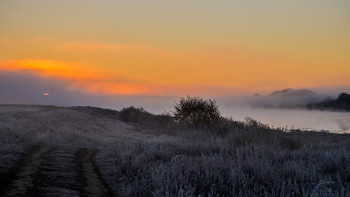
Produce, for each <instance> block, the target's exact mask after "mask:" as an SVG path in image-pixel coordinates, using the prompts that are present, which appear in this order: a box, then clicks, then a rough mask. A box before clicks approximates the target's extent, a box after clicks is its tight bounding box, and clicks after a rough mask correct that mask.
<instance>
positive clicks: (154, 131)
mask: <svg viewBox="0 0 350 197" xmlns="http://www.w3.org/2000/svg"><path fill="white" fill-rule="evenodd" d="M129 111H131V112H132V113H129V112H128V111H126V113H124V114H123V113H121V112H117V111H113V110H104V109H98V108H90V107H78V108H63V107H52V106H29V107H24V106H0V135H1V137H0V161H1V162H0V173H4V172H6V171H7V170H8V169H10V168H11V167H12V166H13V165H14V164H15V162H16V161H17V159H18V156H19V155H20V154H21V153H22V152H23V151H24V149H25V148H26V147H28V146H30V145H47V146H75V147H89V148H96V147H99V151H98V153H97V156H96V161H97V166H98V169H99V170H100V172H101V173H102V175H103V178H104V179H105V180H106V182H107V184H108V185H109V187H110V188H111V189H112V190H113V191H114V193H115V194H118V196H119V195H121V196H350V135H349V134H332V133H326V132H302V131H294V132H285V131H284V130H283V129H271V128H269V127H268V126H266V125H263V124H261V123H259V122H257V121H255V120H252V119H249V118H248V119H247V120H246V122H235V121H232V120H229V119H223V120H222V122H221V124H220V125H218V126H216V127H213V128H209V129H206V130H191V129H188V128H185V127H183V126H181V125H179V124H177V123H176V122H174V121H173V120H172V118H171V117H170V116H169V115H168V114H162V115H153V114H151V113H148V112H145V111H143V110H138V109H136V110H134V109H132V110H129ZM124 112H125V111H124ZM120 121H125V122H120Z"/></svg>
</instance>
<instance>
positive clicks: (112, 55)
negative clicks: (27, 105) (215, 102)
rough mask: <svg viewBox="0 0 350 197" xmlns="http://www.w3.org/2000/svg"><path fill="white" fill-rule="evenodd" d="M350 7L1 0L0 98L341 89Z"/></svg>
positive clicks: (348, 72)
mask: <svg viewBox="0 0 350 197" xmlns="http://www.w3.org/2000/svg"><path fill="white" fill-rule="evenodd" d="M349 10H350V1H348V0H332V1H329V0H293V1H281V0H265V1H261V0H245V1H243V0H242V1H237V0H217V1H213V0H50V1H48V0H25V1H23V0H1V2H0V76H1V79H0V82H1V83H2V84H0V91H1V93H0V94H1V98H0V102H3V103H4V102H6V103H8V102H11V101H12V102H23V97H26V96H28V98H29V97H30V98H32V100H34V101H37V102H38V103H41V102H42V100H40V99H38V98H41V97H42V96H43V95H44V94H45V93H51V94H50V95H44V96H54V94H53V92H57V93H56V95H57V94H59V95H60V96H61V97H62V98H63V97H64V98H65V99H66V100H69V99H70V98H73V97H74V94H79V95H83V96H81V97H85V96H84V95H93V96H97V97H99V98H100V97H101V96H104V98H107V97H109V96H113V95H118V96H140V95H142V96H150V97H152V96H168V97H172V96H185V95H199V96H231V95H241V94H254V93H268V92H272V91H274V90H278V89H284V88H311V89H319V88H338V89H339V87H346V88H348V87H350V79H349V76H350V54H349V52H350V36H349V35H350V22H349V21H350V12H349ZM58 90H59V91H58ZM344 91H345V90H344ZM62 95H64V96H62ZM16 99H17V100H16ZM56 99H57V98H56ZM32 100H30V99H29V100H28V99H27V100H26V102H32ZM34 101H33V102H34ZM87 103H88V102H87Z"/></svg>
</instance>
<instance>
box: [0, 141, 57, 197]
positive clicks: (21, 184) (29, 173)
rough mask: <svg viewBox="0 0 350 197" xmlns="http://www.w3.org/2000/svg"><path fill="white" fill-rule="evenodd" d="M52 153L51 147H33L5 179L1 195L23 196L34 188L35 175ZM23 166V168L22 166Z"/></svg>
mask: <svg viewBox="0 0 350 197" xmlns="http://www.w3.org/2000/svg"><path fill="white" fill-rule="evenodd" d="M49 151H50V148H49V147H33V148H31V149H30V150H29V151H28V152H27V153H26V154H24V155H23V157H22V159H20V160H19V164H18V165H17V166H16V167H15V169H14V170H12V171H11V172H10V173H9V174H8V176H7V177H5V176H4V175H3V176H4V177H5V178H6V179H4V181H3V183H2V186H1V187H3V188H4V189H1V194H2V193H3V194H4V196H23V195H25V194H27V192H28V190H29V189H30V188H32V187H33V186H34V175H35V174H36V173H37V172H38V170H39V167H40V165H41V163H42V162H43V160H44V159H43V157H44V155H45V154H47V153H48V152H49ZM22 164H23V166H21V165H22Z"/></svg>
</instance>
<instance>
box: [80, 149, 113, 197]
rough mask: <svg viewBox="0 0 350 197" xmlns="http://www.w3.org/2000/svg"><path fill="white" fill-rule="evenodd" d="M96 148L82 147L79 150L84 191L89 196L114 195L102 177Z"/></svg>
mask: <svg viewBox="0 0 350 197" xmlns="http://www.w3.org/2000/svg"><path fill="white" fill-rule="evenodd" d="M95 155H96V150H93V149H86V148H84V149H80V150H79V151H78V158H79V160H80V165H81V173H82V177H83V179H84V182H85V186H84V187H83V190H84V193H85V194H86V195H87V196H97V197H98V196H113V194H112V192H111V190H110V188H108V186H107V185H106V183H105V182H104V181H103V179H102V178H101V175H100V174H99V172H98V170H97V168H96V165H95V162H94V157H95Z"/></svg>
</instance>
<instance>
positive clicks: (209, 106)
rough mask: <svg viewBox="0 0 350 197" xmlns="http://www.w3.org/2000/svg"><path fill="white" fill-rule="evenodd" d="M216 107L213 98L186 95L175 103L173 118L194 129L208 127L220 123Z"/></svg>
mask: <svg viewBox="0 0 350 197" xmlns="http://www.w3.org/2000/svg"><path fill="white" fill-rule="evenodd" d="M218 108H219V107H218V105H216V102H215V100H210V99H209V100H204V99H203V98H200V97H191V96H187V98H181V99H180V101H179V102H178V103H176V104H175V110H176V111H175V112H174V119H175V120H176V121H178V122H180V123H182V124H185V125H186V126H189V127H192V128H195V129H199V128H201V129H203V128H208V127H211V126H215V125H217V124H218V123H220V121H221V115H220V112H219V109H218Z"/></svg>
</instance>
